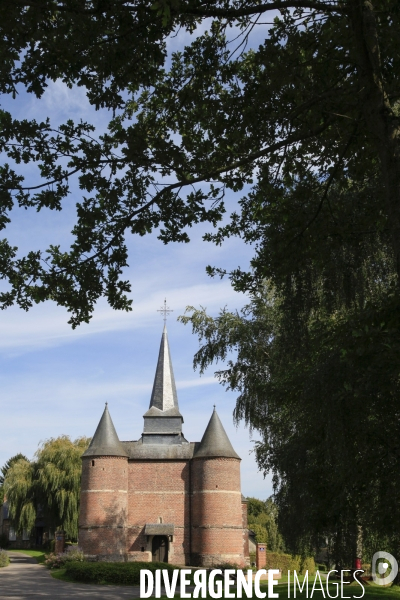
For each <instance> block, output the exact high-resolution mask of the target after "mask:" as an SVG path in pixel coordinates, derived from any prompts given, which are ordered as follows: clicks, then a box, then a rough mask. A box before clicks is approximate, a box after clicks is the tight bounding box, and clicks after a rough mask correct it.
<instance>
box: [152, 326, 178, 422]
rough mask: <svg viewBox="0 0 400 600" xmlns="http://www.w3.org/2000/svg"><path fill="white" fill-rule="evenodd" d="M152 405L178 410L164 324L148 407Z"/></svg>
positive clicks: (164, 409) (165, 409) (163, 408)
mask: <svg viewBox="0 0 400 600" xmlns="http://www.w3.org/2000/svg"><path fill="white" fill-rule="evenodd" d="M153 406H154V407H155V408H158V409H160V410H162V411H164V412H165V411H167V410H171V409H176V410H178V411H179V408H178V396H177V393H176V386H175V377H174V371H173V369H172V361H171V353H170V350H169V344H168V335H167V326H166V325H164V330H163V333H162V336H161V344H160V352H159V354H158V362H157V368H156V374H155V377H154V384H153V391H152V393H151V399H150V406H149V409H150V408H152V407H153Z"/></svg>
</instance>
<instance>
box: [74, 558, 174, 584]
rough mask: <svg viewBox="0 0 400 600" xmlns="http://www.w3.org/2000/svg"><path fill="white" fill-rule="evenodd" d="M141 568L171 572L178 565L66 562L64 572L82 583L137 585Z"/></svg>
mask: <svg viewBox="0 0 400 600" xmlns="http://www.w3.org/2000/svg"><path fill="white" fill-rule="evenodd" d="M141 569H148V570H150V571H155V570H156V569H167V570H168V571H169V572H172V571H173V570H174V569H179V567H177V566H174V565H168V564H166V563H158V562H151V563H148V562H129V563H125V562H67V563H66V564H65V572H66V574H67V575H68V576H69V577H71V578H73V579H74V580H75V581H81V582H83V583H115V584H120V585H121V584H125V585H139V583H140V571H141Z"/></svg>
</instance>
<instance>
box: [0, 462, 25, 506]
mask: <svg viewBox="0 0 400 600" xmlns="http://www.w3.org/2000/svg"><path fill="white" fill-rule="evenodd" d="M21 458H23V459H25V460H28V459H27V458H26V456H25V455H24V454H21V453H19V454H16V455H15V456H12V457H11V458H9V459H8V461H7V462H6V463H5V465H3V466H2V467H1V469H0V504H2V503H3V501H4V478H5V476H6V475H7V471H8V470H9V469H10V468H11V467H12V465H13V464H14V463H15V462H17V460H20V459H21Z"/></svg>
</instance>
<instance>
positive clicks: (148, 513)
mask: <svg viewBox="0 0 400 600" xmlns="http://www.w3.org/2000/svg"><path fill="white" fill-rule="evenodd" d="M189 471H190V466H189V461H166V460H160V461H155V460H151V461H150V460H149V461H135V462H130V463H129V494H128V532H127V550H128V557H129V553H135V554H136V553H138V552H143V550H144V551H145V552H151V542H152V539H151V538H150V539H149V540H147V536H146V535H145V534H144V527H145V525H146V523H160V518H161V519H162V521H161V522H162V523H173V524H174V526H175V530H174V536H173V540H172V542H169V548H168V554H169V556H168V561H169V562H170V563H173V564H177V565H185V564H189V562H190V489H189V485H190V473H189ZM128 559H129V558H128ZM137 560H139V558H137Z"/></svg>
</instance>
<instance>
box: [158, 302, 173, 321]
mask: <svg viewBox="0 0 400 600" xmlns="http://www.w3.org/2000/svg"><path fill="white" fill-rule="evenodd" d="M157 312H159V313H163V318H164V325H166V323H167V316H168V315H169V314H170V313H172V312H174V311H173V309H172V308H169V306H167V299H166V298H165V299H164V306H163V307H161V308H160V309H159V310H157Z"/></svg>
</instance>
